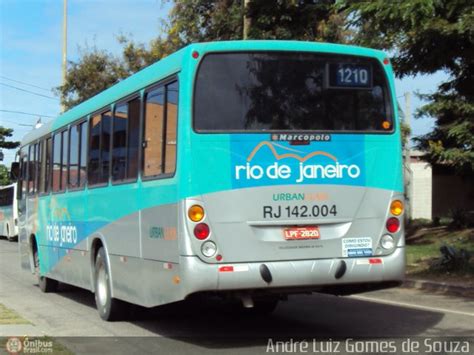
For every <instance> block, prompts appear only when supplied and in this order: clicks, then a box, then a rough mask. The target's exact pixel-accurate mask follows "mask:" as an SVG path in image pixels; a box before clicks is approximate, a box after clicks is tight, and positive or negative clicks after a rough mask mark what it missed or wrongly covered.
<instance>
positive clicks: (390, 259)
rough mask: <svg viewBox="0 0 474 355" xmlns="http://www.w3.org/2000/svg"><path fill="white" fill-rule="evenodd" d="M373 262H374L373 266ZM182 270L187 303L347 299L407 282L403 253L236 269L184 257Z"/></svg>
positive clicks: (236, 265)
mask: <svg viewBox="0 0 474 355" xmlns="http://www.w3.org/2000/svg"><path fill="white" fill-rule="evenodd" d="M370 259H376V260H375V261H374V260H372V263H371V261H370ZM374 262H375V263H374ZM180 264H181V276H182V281H183V282H182V286H183V291H184V293H185V294H184V295H183V296H184V297H186V296H188V295H190V294H193V293H197V292H206V291H234V290H235V291H238V290H256V291H257V290H258V291H269V292H284V293H296V292H304V291H314V292H323V293H332V294H341V295H344V294H352V293H358V292H365V291H370V290H374V289H382V288H387V287H394V286H397V285H399V284H400V283H401V282H402V281H403V280H404V277H405V249H404V247H399V248H397V249H395V251H394V252H393V253H392V254H390V255H388V256H384V257H370V258H344V259H340V258H337V259H318V260H296V261H271V262H257V263H234V264H233V263H229V264H206V263H203V262H202V261H201V260H200V259H198V258H197V257H181V260H180ZM262 264H264V265H265V266H266V267H267V268H268V271H269V272H270V274H271V282H266V281H265V280H264V277H262V271H261V270H262ZM341 274H342V275H341Z"/></svg>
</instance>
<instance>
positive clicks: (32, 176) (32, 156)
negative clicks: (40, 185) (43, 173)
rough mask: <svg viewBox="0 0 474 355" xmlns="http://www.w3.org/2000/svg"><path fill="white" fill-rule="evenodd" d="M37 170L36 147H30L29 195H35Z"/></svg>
mask: <svg viewBox="0 0 474 355" xmlns="http://www.w3.org/2000/svg"><path fill="white" fill-rule="evenodd" d="M35 168H36V163H35V145H30V147H29V152H28V195H33V194H34V190H35V185H34V183H35Z"/></svg>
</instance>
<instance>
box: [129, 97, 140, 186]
mask: <svg viewBox="0 0 474 355" xmlns="http://www.w3.org/2000/svg"><path fill="white" fill-rule="evenodd" d="M139 139H140V99H139V98H136V99H133V100H131V101H130V102H129V103H128V148H127V178H128V179H136V178H137V176H138V149H139V144H140V142H139Z"/></svg>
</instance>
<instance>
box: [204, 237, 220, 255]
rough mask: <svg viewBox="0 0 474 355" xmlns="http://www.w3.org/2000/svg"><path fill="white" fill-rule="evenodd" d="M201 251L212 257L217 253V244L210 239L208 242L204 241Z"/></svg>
mask: <svg viewBox="0 0 474 355" xmlns="http://www.w3.org/2000/svg"><path fill="white" fill-rule="evenodd" d="M201 253H202V255H204V256H205V257H207V258H211V257H213V256H214V255H216V253H217V245H216V244H215V243H214V242H211V241H210V240H208V241H207V242H204V243H202V246H201Z"/></svg>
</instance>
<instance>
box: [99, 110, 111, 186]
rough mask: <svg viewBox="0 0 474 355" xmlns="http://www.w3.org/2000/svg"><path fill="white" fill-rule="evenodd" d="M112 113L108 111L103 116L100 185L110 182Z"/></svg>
mask: <svg viewBox="0 0 474 355" xmlns="http://www.w3.org/2000/svg"><path fill="white" fill-rule="evenodd" d="M111 123H112V113H111V112H110V111H107V112H105V113H103V114H102V134H101V139H100V158H101V162H100V166H101V169H100V178H99V183H106V182H108V180H109V168H110V139H111Z"/></svg>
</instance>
